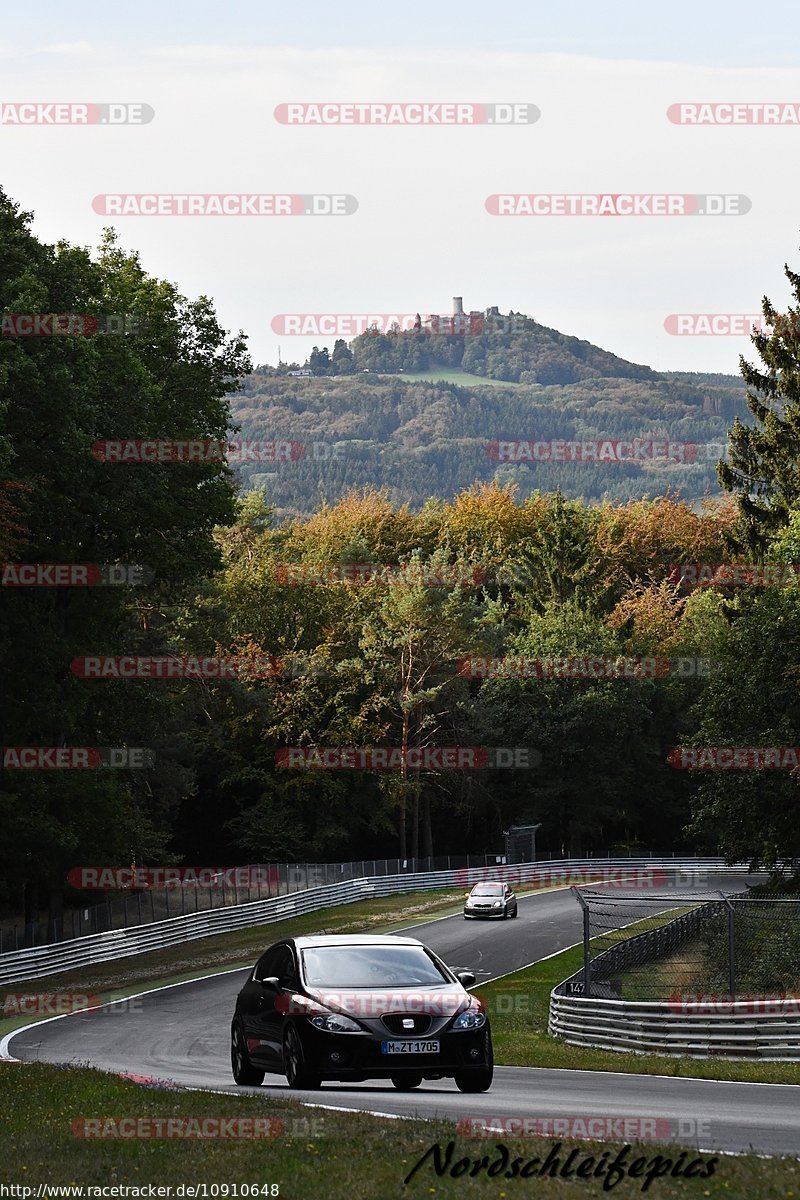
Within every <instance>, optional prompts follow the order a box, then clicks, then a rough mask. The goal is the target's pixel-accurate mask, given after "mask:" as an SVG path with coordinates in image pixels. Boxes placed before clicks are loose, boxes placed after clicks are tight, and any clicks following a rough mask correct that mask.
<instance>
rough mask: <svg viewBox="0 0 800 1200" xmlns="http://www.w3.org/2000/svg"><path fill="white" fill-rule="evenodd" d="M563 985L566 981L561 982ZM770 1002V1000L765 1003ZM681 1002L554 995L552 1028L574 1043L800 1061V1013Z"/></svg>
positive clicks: (747, 1003)
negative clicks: (709, 1009)
mask: <svg viewBox="0 0 800 1200" xmlns="http://www.w3.org/2000/svg"><path fill="white" fill-rule="evenodd" d="M560 986H563V985H560ZM768 1003H769V1001H766V1002H765V1003H764V1008H766V1005H767V1004H768ZM708 1008H709V1005H708V1004H706V1005H704V1004H702V1003H696V1004H692V1003H691V1002H684V1003H683V1004H682V1005H680V1006H679V1005H678V1004H677V1003H674V1002H669V1001H666V1002H665V1001H656V1000H640V1001H632V1000H605V999H599V998H595V997H583V996H565V995H559V994H558V989H557V988H554V989H553V992H552V993H551V996H550V1020H549V1023H548V1029H549V1031H550V1033H551V1034H553V1035H554V1036H555V1037H559V1038H562V1039H563V1040H564V1041H566V1042H570V1043H571V1044H572V1045H574V1046H593V1047H598V1048H600V1049H603V1050H620V1051H628V1052H631V1051H633V1052H636V1053H643V1052H644V1053H650V1054H667V1055H680V1056H681V1057H690V1058H712V1057H715V1056H720V1057H722V1058H751V1059H770V1060H777V1061H779V1062H784V1061H788V1062H796V1061H797V1060H800V1012H794V1013H787V1012H785V1011H780V1002H779V1001H778V1002H776V1009H777V1011H775V1012H769V1011H762V1012H754V1011H753V1008H754V1002H753V1001H752V1000H734V1001H732V1002H729V1003H727V1004H724V1005H722V1004H719V1005H718V1006H717V1008H716V1011H712V1012H709V1011H708Z"/></svg>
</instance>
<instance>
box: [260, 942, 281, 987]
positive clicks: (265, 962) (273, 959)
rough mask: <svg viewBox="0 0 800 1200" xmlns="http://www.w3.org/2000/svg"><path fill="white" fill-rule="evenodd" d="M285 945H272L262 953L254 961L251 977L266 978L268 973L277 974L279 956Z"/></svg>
mask: <svg viewBox="0 0 800 1200" xmlns="http://www.w3.org/2000/svg"><path fill="white" fill-rule="evenodd" d="M285 949H286V947H285V946H272V947H270V949H269V950H267V952H266V954H262V955H261V958H260V959H259V960H258V962H257V963H256V969H255V971H254V972H253V979H268V978H269V976H270V975H278V966H279V963H280V957H281V953H282V951H283V950H285Z"/></svg>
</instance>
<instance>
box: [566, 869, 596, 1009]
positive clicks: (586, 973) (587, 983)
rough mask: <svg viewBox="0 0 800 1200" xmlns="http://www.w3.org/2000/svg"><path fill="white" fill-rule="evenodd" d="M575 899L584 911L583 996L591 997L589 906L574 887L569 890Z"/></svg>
mask: <svg viewBox="0 0 800 1200" xmlns="http://www.w3.org/2000/svg"><path fill="white" fill-rule="evenodd" d="M569 890H570V891H571V892H572V894H573V896H574V897H575V899H576V900H577V901H578V903H579V904H580V906H581V908H582V909H583V994H584V996H590V995H591V987H592V981H591V971H590V967H589V942H590V940H591V930H590V928H589V905H588V904H587V903H586V901H585V900H584V898H583V895H582V894H581V891H580V889H579V888H575V887H572V888H570V889H569Z"/></svg>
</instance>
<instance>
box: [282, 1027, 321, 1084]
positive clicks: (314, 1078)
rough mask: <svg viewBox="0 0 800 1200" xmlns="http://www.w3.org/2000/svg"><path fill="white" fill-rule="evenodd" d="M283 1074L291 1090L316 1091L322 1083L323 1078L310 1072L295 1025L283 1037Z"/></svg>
mask: <svg viewBox="0 0 800 1200" xmlns="http://www.w3.org/2000/svg"><path fill="white" fill-rule="evenodd" d="M283 1073H284V1075H285V1076H286V1078H287V1080H288V1083H289V1087H290V1088H308V1089H309V1090H314V1089H316V1088H318V1087H319V1086H320V1084H321V1083H322V1078H321V1076H319V1075H318V1074H317V1073H316V1072H314V1071H312V1070H310V1069H309V1067H308V1064H307V1063H306V1060H305V1055H304V1054H303V1046H302V1044H301V1042H300V1034H299V1033H298V1032H297V1030H296V1029H295V1027H294V1025H290V1026H289V1028H288V1029H287V1030H286V1033H285V1034H284V1035H283Z"/></svg>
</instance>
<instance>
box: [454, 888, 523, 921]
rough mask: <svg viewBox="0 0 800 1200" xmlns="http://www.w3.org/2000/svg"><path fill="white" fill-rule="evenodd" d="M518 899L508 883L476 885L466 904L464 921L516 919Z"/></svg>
mask: <svg viewBox="0 0 800 1200" xmlns="http://www.w3.org/2000/svg"><path fill="white" fill-rule="evenodd" d="M517 912H518V906H517V897H516V896H515V895H514V893H513V892H512V890H511V888H510V887H509V886H508V884H507V883H494V882H489V883H476V884H475V887H474V888H473V889H472V891H471V892H469V893H468V895H467V897H466V901H465V903H464V920H465V921H469V920H470V919H471V918H473V917H501V918H503V919H504V920H505V918H506V917H516V915H517Z"/></svg>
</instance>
